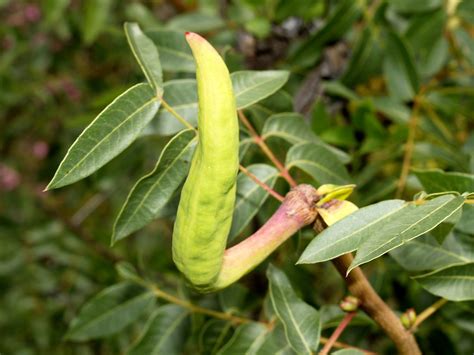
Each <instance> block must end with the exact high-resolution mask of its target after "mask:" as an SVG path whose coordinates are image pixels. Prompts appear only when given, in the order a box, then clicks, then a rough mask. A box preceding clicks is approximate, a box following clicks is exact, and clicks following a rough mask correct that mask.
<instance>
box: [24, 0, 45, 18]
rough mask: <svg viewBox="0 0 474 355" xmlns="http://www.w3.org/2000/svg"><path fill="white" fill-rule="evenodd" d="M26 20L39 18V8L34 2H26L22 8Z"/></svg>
mask: <svg viewBox="0 0 474 355" xmlns="http://www.w3.org/2000/svg"><path fill="white" fill-rule="evenodd" d="M23 11H24V14H25V18H26V20H27V21H28V22H38V21H39V20H40V19H41V10H40V8H39V6H38V5H36V4H28V5H26V6H25V9H24V10H23Z"/></svg>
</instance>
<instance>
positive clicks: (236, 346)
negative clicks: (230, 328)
mask: <svg viewBox="0 0 474 355" xmlns="http://www.w3.org/2000/svg"><path fill="white" fill-rule="evenodd" d="M267 334H268V329H267V327H265V326H264V325H263V324H261V323H256V322H252V323H247V324H243V325H241V326H239V327H238V328H237V330H236V331H235V333H234V336H233V337H232V338H231V339H230V340H229V342H227V344H225V345H224V346H223V347H222V349H220V350H219V351H218V352H217V354H218V355H235V354H242V355H257V354H260V352H259V349H260V346H261V345H262V344H263V342H264V340H265V336H266V335H267Z"/></svg>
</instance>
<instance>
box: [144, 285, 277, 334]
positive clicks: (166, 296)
mask: <svg viewBox="0 0 474 355" xmlns="http://www.w3.org/2000/svg"><path fill="white" fill-rule="evenodd" d="M152 291H153V293H154V294H155V295H156V296H157V297H159V298H162V299H164V300H166V301H168V302H171V303H174V304H177V305H178V306H181V307H184V308H187V309H189V310H190V311H191V312H194V313H201V314H205V315H208V316H211V317H214V318H218V319H223V320H228V321H230V322H232V323H238V324H243V323H249V322H253V320H252V319H250V318H242V317H237V316H234V315H232V314H230V313H224V312H219V311H214V310H212V309H208V308H204V307H200V306H196V305H194V304H192V303H191V302H188V301H185V300H182V299H180V298H178V297H175V296H173V295H170V294H169V293H166V292H164V291H162V290H160V289H159V288H157V287H156V286H152ZM260 323H263V324H264V325H265V326H268V323H265V322H260Z"/></svg>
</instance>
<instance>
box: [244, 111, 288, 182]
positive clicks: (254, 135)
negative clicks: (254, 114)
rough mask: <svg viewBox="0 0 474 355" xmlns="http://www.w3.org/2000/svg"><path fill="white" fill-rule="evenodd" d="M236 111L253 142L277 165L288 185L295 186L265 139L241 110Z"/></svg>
mask: <svg viewBox="0 0 474 355" xmlns="http://www.w3.org/2000/svg"><path fill="white" fill-rule="evenodd" d="M237 112H238V114H239V118H240V121H242V123H243V124H244V126H245V127H247V129H248V130H249V132H250V135H251V136H252V138H253V140H254V141H255V143H256V144H257V145H258V146H259V147H260V149H261V150H262V152H263V153H264V154H265V155H266V156H267V157H268V159H270V161H271V162H272V163H273V164H274V165H275V166H276V167H277V169H278V170H280V174H281V176H282V177H283V178H284V179H285V180H286V181H287V182H288V183H289V184H290V186H291V187H295V186H296V185H297V183H296V181H295V180H294V179H293V178H292V177H291V175H290V173H289V172H288V170H287V169H286V168H285V166H284V165H283V164H282V163H281V162H280V161H279V160H278V158H277V157H276V156H275V154H273V152H272V151H271V149H270V148H269V147H268V145H267V144H266V143H265V140H264V139H263V138H262V137H261V136H260V135H259V134H258V133H257V131H255V128H253V126H252V124H251V123H250V122H249V120H248V119H247V117H245V115H244V113H243V112H242V110H239V111H237Z"/></svg>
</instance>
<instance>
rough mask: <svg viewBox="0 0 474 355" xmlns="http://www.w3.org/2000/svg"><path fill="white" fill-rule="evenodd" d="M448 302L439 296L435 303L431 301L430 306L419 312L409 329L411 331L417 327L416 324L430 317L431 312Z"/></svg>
mask: <svg viewBox="0 0 474 355" xmlns="http://www.w3.org/2000/svg"><path fill="white" fill-rule="evenodd" d="M447 302H448V300H447V299H444V298H441V299H439V300H437V301H436V302H435V303H433V304H432V305H431V306H429V307H428V308H426V309H425V310H424V311H423V312H421V313H420V314H419V315H418V316H417V317H416V321H415V323H414V324H413V326H412V327H411V328H410V331H411V332H413V331H415V330H416V328H418V326H419V325H420V324H421V323H422V322H423V321H424V320H426V319H427V318H428V317H430V316H431V315H432V314H433V313H435V312H436V311H437V310H438V309H440V308H441V307H443V306H444V305H445V304H446V303H447Z"/></svg>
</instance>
